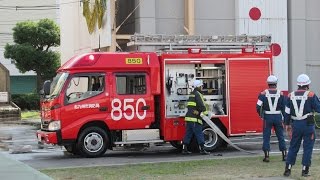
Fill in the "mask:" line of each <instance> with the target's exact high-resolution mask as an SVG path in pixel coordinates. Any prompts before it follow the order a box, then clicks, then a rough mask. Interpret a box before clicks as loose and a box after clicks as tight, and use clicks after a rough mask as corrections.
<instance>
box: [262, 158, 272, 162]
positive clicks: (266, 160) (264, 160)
mask: <svg viewBox="0 0 320 180" xmlns="http://www.w3.org/2000/svg"><path fill="white" fill-rule="evenodd" d="M262 161H263V162H270V160H269V157H265V158H263V160H262Z"/></svg>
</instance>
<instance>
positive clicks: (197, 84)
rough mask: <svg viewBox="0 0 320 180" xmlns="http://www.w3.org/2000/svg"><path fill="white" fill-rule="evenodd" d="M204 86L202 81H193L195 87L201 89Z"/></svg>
mask: <svg viewBox="0 0 320 180" xmlns="http://www.w3.org/2000/svg"><path fill="white" fill-rule="evenodd" d="M202 85H203V83H202V81H201V80H194V81H193V87H200V86H202Z"/></svg>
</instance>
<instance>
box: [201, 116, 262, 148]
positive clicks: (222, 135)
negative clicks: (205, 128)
mask: <svg viewBox="0 0 320 180" xmlns="http://www.w3.org/2000/svg"><path fill="white" fill-rule="evenodd" d="M201 117H202V119H203V120H204V121H205V122H206V123H207V124H208V125H209V126H210V127H211V128H212V130H213V131H214V132H215V133H217V134H218V135H219V136H220V137H221V138H222V139H223V140H224V141H225V142H226V143H228V144H229V145H230V146H232V147H234V148H235V149H237V150H239V151H241V152H245V153H249V154H257V153H255V152H251V151H247V150H244V149H242V148H240V147H239V146H237V145H235V144H233V143H232V142H231V141H230V139H229V138H227V137H226V136H225V135H224V133H223V132H222V131H221V130H220V128H219V127H218V126H216V125H215V124H214V123H213V122H212V121H211V119H210V118H209V117H211V115H209V116H206V115H203V114H201Z"/></svg>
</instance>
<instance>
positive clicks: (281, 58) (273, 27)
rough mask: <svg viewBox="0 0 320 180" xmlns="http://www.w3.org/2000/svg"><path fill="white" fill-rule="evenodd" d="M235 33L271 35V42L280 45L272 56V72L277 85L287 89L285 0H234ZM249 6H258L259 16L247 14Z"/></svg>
mask: <svg viewBox="0 0 320 180" xmlns="http://www.w3.org/2000/svg"><path fill="white" fill-rule="evenodd" d="M236 2H237V3H236V7H237V15H236V34H248V35H271V36H272V42H273V43H277V44H279V45H280V47H281V53H280V54H279V55H278V56H274V66H273V68H274V74H275V75H276V76H277V77H278V79H279V83H278V87H279V89H281V90H288V33H287V32H288V30H287V1H286V0H268V1H263V0H257V1H247V0H239V1H236ZM251 8H258V9H259V10H260V12H261V17H260V18H259V19H258V20H253V19H252V18H251V17H250V16H249V12H250V10H251Z"/></svg>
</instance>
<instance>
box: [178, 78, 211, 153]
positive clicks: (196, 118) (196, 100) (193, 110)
mask: <svg viewBox="0 0 320 180" xmlns="http://www.w3.org/2000/svg"><path fill="white" fill-rule="evenodd" d="M202 86H203V83H202V81H200V80H194V82H193V87H194V90H193V91H192V92H191V94H190V96H189V100H188V111H187V114H186V117H185V121H186V134H185V136H184V139H183V149H182V154H191V152H190V151H189V150H188V145H189V144H190V141H191V138H192V136H193V135H195V137H196V139H197V142H198V144H199V149H200V153H201V154H204V155H205V154H209V152H207V151H206V150H205V149H204V134H203V132H202V118H201V117H200V115H201V113H203V114H204V115H206V114H207V108H206V104H205V102H204V99H203V95H202V94H201V88H202Z"/></svg>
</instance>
